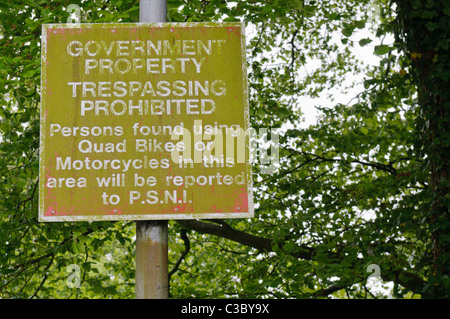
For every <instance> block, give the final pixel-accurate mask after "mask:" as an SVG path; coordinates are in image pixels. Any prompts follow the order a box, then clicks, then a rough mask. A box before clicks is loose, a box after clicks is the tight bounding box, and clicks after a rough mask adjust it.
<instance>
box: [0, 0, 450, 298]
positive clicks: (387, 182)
mask: <svg viewBox="0 0 450 319" xmlns="http://www.w3.org/2000/svg"><path fill="white" fill-rule="evenodd" d="M70 3H73V4H77V5H79V7H80V8H81V9H82V10H81V13H82V15H83V16H82V20H83V22H128V21H131V22H135V21H137V20H138V13H139V10H138V4H137V3H135V1H126V0H124V1H89V2H86V1H71V2H70ZM168 4H169V13H168V20H169V21H171V22H175V21H194V22H195V21H235V20H239V21H244V22H245V23H246V24H247V25H248V26H251V27H252V28H253V30H254V34H253V35H252V36H250V39H249V44H248V47H247V55H248V68H249V86H250V105H251V124H252V126H253V127H254V128H256V129H259V128H277V129H279V130H280V140H279V145H278V147H279V152H280V163H279V165H278V166H277V170H276V172H275V173H274V174H264V171H263V170H262V168H263V167H264V163H261V162H257V163H255V165H254V182H255V185H254V186H255V189H254V193H255V194H254V195H255V205H256V206H255V208H256V212H255V215H256V217H255V218H254V219H252V220H210V221H206V220H202V221H200V220H192V221H178V222H170V237H169V238H170V244H169V246H170V251H169V254H170V255H169V256H170V273H169V275H170V294H171V297H173V298H189V297H212V298H214V297H239V298H250V297H254V298H260V297H261V298H262V297H269V298H288V297H289V298H322V297H328V298H329V297H336V298H373V297H386V295H383V294H381V293H380V292H377V291H375V290H373V289H372V288H371V287H370V285H368V282H370V281H369V280H368V276H369V275H370V274H371V273H370V272H368V270H370V269H373V268H372V267H369V266H370V265H376V266H377V267H379V270H380V275H381V279H382V280H383V282H384V283H385V285H387V284H388V283H389V284H391V286H392V295H393V296H394V297H396V298H411V297H428V298H434V297H441V298H446V297H448V293H449V288H448V287H449V283H448V225H449V221H448V154H449V152H448V145H449V144H448V133H447V128H448V127H449V126H448V125H447V124H448V116H447V112H448V93H447V91H446V89H447V88H448V74H449V73H448V72H449V71H448V69H449V68H448V63H449V62H448V61H449V58H448V44H449V40H448V31H447V29H448V20H449V19H448V18H449V15H450V11H449V10H450V9H449V5H448V4H446V3H445V1H443V0H442V1H437V0H435V1H418V0H417V1H402V0H398V1H395V2H387V1H384V0H379V1H370V0H364V1H355V0H351V1H340V0H335V1H301V0H291V1H288V0H278V1H272V2H266V1H259V0H252V1H235V2H227V1H223V0H211V1H200V0H190V1H184V0H173V1H168ZM68 5H69V1H62V0H61V1H52V2H47V1H27V0H22V1H14V2H13V1H8V2H5V1H3V2H0V20H1V22H2V24H1V25H2V28H1V30H0V32H1V33H0V34H1V38H0V42H1V43H0V44H1V45H0V50H1V53H0V56H1V59H0V63H1V68H0V70H1V72H2V77H1V81H2V83H1V86H0V97H1V101H2V103H1V108H0V132H1V133H0V136H1V139H0V142H1V143H0V154H1V156H2V161H1V162H0V185H1V186H0V193H1V196H0V243H1V244H0V295H1V296H2V298H46V297H61V298H65V297H71V298H75V297H88V298H102V297H114V298H121V297H122V298H132V297H133V296H134V258H133V255H134V241H133V236H134V223H133V222H115V223H113V222H92V223H88V222H86V223H56V224H53V223H52V224H42V223H38V222H37V194H36V192H37V184H38V163H39V159H38V150H39V98H40V97H39V84H40V32H41V28H40V25H41V24H42V23H57V22H61V23H65V22H66V21H67V19H68V18H69V13H68V12H67V10H66V8H67V7H68ZM362 30H370V31H371V35H370V36H367V35H366V33H362ZM423 32H426V34H425V35H424V33H423ZM392 35H393V36H392ZM390 39H392V40H390ZM368 46H369V47H370V46H372V47H373V50H374V53H375V54H376V55H377V56H378V57H379V59H378V63H377V64H376V65H367V64H365V63H364V61H358V60H356V59H355V57H354V54H353V51H352V50H353V49H354V48H359V47H368ZM353 74H355V75H357V74H362V75H363V79H362V80H360V82H361V83H358V82H357V80H355V81H356V82H355V81H348V78H349V76H350V75H353ZM358 84H361V85H358ZM340 91H342V92H343V93H344V94H345V100H344V101H338V100H335V99H338V96H337V94H336V92H337V93H340ZM355 92H356V93H355ZM350 94H351V96H349V95H350ZM320 96H326V97H327V100H328V101H329V105H322V106H319V107H318V110H319V111H320V114H321V116H320V118H319V120H318V122H317V124H314V125H311V126H309V127H306V128H304V127H302V126H300V124H301V122H302V109H303V107H304V105H303V104H302V103H304V102H303V101H304V99H305V98H306V97H307V98H310V99H312V100H313V102H308V103H314V99H315V98H318V97H320ZM308 101H311V100H308ZM70 265H74V266H72V267H70ZM77 267H78V268H77ZM77 271H78V273H77ZM75 275H77V276H78V277H77V276H75ZM77 278H79V279H80V280H79V282H77V281H76V279H77ZM78 284H79V288H71V287H73V286H77V287H78Z"/></svg>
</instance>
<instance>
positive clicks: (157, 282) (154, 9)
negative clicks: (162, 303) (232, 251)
mask: <svg viewBox="0 0 450 319" xmlns="http://www.w3.org/2000/svg"><path fill="white" fill-rule="evenodd" d="M139 21H140V22H166V21H167V0H141V1H140V3H139ZM168 254H169V252H168V221H166V220H154V221H136V279H135V280H136V282H135V294H136V296H135V297H136V299H167V298H168V297H169V274H168V259H169V257H168Z"/></svg>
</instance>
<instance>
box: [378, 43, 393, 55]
mask: <svg viewBox="0 0 450 319" xmlns="http://www.w3.org/2000/svg"><path fill="white" fill-rule="evenodd" d="M391 50H392V48H391V47H390V46H388V45H386V44H381V45H376V46H375V49H374V53H375V54H376V55H384V54H386V53H388V52H389V51H391Z"/></svg>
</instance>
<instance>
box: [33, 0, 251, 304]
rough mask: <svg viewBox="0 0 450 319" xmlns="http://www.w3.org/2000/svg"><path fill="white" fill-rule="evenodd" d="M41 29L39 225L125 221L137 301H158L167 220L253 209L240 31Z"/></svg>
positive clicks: (158, 19) (170, 26)
mask: <svg viewBox="0 0 450 319" xmlns="http://www.w3.org/2000/svg"><path fill="white" fill-rule="evenodd" d="M166 1H167V0H141V1H140V23H86V24H74V23H67V24H44V25H43V26H42V43H41V47H42V76H41V88H42V94H41V119H40V121H41V127H40V134H41V135H40V161H39V216H38V217H39V221H40V222H66V221H68V222H77V221H90V222H92V221H103V220H135V221H136V295H135V297H136V298H137V299H146V298H152V299H162V298H168V220H172V219H211V218H213V219H220V218H251V217H253V197H252V176H251V173H252V172H251V156H250V152H249V149H250V138H251V137H252V136H254V135H255V134H254V133H255V132H254V131H252V128H251V127H250V124H249V122H250V112H249V104H248V96H247V95H248V88H247V71H246V63H247V62H246V58H245V37H244V36H245V27H244V25H243V24H242V23H236V22H220V23H212V22H208V23H203V22H195V23H192V22H186V23H166V16H167V2H166Z"/></svg>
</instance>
